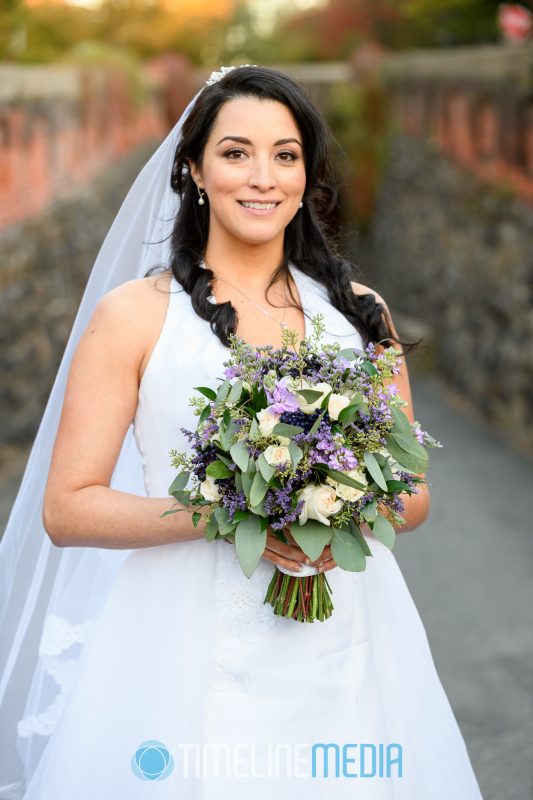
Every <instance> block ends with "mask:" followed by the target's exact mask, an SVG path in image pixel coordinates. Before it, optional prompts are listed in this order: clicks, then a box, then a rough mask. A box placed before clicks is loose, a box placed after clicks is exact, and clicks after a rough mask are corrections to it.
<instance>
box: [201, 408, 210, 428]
mask: <svg viewBox="0 0 533 800" xmlns="http://www.w3.org/2000/svg"><path fill="white" fill-rule="evenodd" d="M210 413H211V406H210V405H207V406H204V407H203V409H202V413H201V414H200V416H199V418H198V425H201V424H202V422H205V421H206V419H207V418H208V416H209V414H210Z"/></svg>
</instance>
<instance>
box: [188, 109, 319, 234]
mask: <svg viewBox="0 0 533 800" xmlns="http://www.w3.org/2000/svg"><path fill="white" fill-rule="evenodd" d="M191 175H192V177H193V179H194V180H195V182H196V184H197V186H199V187H201V188H202V189H204V190H205V192H206V194H207V196H208V198H209V206H207V205H206V206H205V209H206V210H207V208H209V209H210V214H211V215H210V220H209V226H210V227H209V234H210V237H211V236H213V235H215V236H216V237H217V239H218V240H219V239H220V236H221V235H222V238H225V237H230V238H233V239H238V240H240V241H242V242H246V243H249V244H263V243H267V242H272V241H273V240H275V239H278V238H281V241H283V235H284V231H285V228H286V227H287V225H288V223H289V222H290V221H291V219H292V218H293V217H294V215H295V214H297V213H298V210H299V204H300V201H301V199H302V195H303V193H304V190H305V180H306V175H305V164H304V155H303V143H302V136H301V134H300V131H299V130H298V127H297V125H296V122H295V121H294V118H293V116H292V114H291V112H290V111H289V109H288V108H287V107H286V106H285V105H283V104H282V103H279V102H278V101H276V100H260V99H258V98H255V97H243V98H236V99H234V100H229V101H228V102H226V103H224V105H223V106H222V107H221V108H220V110H219V112H218V115H217V118H216V121H215V125H214V127H213V130H212V131H211V134H210V136H209V139H208V140H207V142H206V146H205V150H204V156H203V163H202V168H201V170H198V169H197V168H196V165H194V164H192V163H191ZM251 204H253V205H251ZM257 204H259V207H257Z"/></svg>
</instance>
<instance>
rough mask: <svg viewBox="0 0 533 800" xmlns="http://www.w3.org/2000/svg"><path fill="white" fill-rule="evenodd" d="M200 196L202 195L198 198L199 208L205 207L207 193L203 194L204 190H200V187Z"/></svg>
mask: <svg viewBox="0 0 533 800" xmlns="http://www.w3.org/2000/svg"><path fill="white" fill-rule="evenodd" d="M198 194H199V195H200V197H199V198H198V205H199V206H203V205H205V200H204V194H205V192H202V190H201V189H200V187H198Z"/></svg>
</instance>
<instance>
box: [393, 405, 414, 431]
mask: <svg viewBox="0 0 533 800" xmlns="http://www.w3.org/2000/svg"><path fill="white" fill-rule="evenodd" d="M390 412H391V416H392V420H393V422H394V427H395V429H396V430H397V431H398V433H403V435H404V436H412V434H413V429H412V427H411V423H410V422H409V420H408V418H407V416H406V414H405V413H404V412H403V411H402V410H401V408H397V407H396V406H391V407H390Z"/></svg>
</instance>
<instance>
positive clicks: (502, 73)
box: [363, 48, 533, 453]
mask: <svg viewBox="0 0 533 800" xmlns="http://www.w3.org/2000/svg"><path fill="white" fill-rule="evenodd" d="M485 50H486V49H485V48H480V51H481V52H480V58H479V63H478V62H477V61H476V59H475V57H474V56H475V53H473V52H469V54H468V59H465V61H464V62H463V64H462V69H461V60H460V59H459V60H458V61H456V62H454V63H453V65H451V66H447V65H444V64H443V61H442V54H437V55H435V58H434V61H432V59H431V56H430V55H428V54H426V55H425V56H424V59H421V58H419V61H418V68H417V70H416V71H415V72H413V63H414V59H413V57H412V55H411V56H406V57H405V60H404V62H403V63H402V58H401V57H400V56H397V57H395V59H394V64H393V66H394V69H392V65H391V64H389V65H388V67H387V70H388V74H389V75H390V74H394V79H393V80H391V81H390V84H389V86H390V91H391V94H392V97H393V102H395V103H396V115H395V127H394V131H393V133H392V134H391V136H390V140H389V141H390V147H389V154H388V161H387V168H386V170H385V173H384V175H383V178H382V181H381V184H380V187H379V192H378V199H377V207H376V214H375V218H374V222H373V226H372V231H371V235H370V237H369V241H368V242H367V243H366V244H367V249H365V251H364V252H365V254H366V262H365V266H366V267H367V270H368V272H369V273H371V275H372V277H371V280H372V281H373V283H374V285H376V287H377V288H378V289H379V290H381V291H382V293H383V295H384V297H385V298H386V299H387V301H388V303H389V304H390V306H391V308H392V309H394V310H395V311H396V312H398V314H399V318H400V319H401V315H402V314H403V315H407V316H408V317H409V318H411V319H414V320H416V321H417V322H418V323H422V325H423V326H425V329H426V331H427V337H426V339H427V340H429V343H430V347H426V346H425V345H422V346H421V348H420V350H421V355H422V357H424V356H425V358H426V361H428V360H429V361H431V362H432V364H433V366H434V367H435V368H436V369H438V370H439V372H440V373H441V374H442V375H443V376H444V377H445V378H446V380H447V381H448V383H449V384H450V386H451V387H454V388H455V389H456V390H457V392H458V393H459V395H460V396H462V397H463V398H465V400H466V401H467V404H469V405H470V406H471V407H472V408H473V409H475V410H476V411H477V412H479V413H480V414H482V415H483V417H484V418H485V419H486V420H488V421H489V422H491V423H492V424H493V425H494V426H495V427H496V428H497V429H498V430H499V431H500V432H501V433H502V434H503V435H504V436H505V437H507V438H508V439H510V440H511V441H512V442H513V443H514V445H516V446H517V447H518V448H520V449H522V450H524V451H526V452H529V453H533V419H532V409H533V306H532V302H531V294H532V288H533V214H532V210H533V209H532V206H531V203H530V202H529V198H530V197H531V198H533V194H531V195H530V187H531V181H532V179H533V171H531V169H530V166H529V161H528V160H527V159H526V158H525V154H526V152H529V151H528V150H527V147H526V146H525V143H526V142H527V141H528V136H529V128H528V127H527V126H525V127H524V128H517V127H516V126H517V124H518V123H517V120H519V119H522V120H527V119H528V117H527V116H526V115H525V113H524V114H519V113H518V111H519V110H520V109H522V111H525V109H527V108H528V107H529V105H530V104H531V102H532V94H531V92H532V76H533V71H531V68H529V70H525V69H522V72H521V79H520V80H518V74H517V73H518V65H519V60H517V58H516V56H515V57H514V58H513V56H512V52H510V51H509V50H507V49H504V50H502V52H504V53H506V58H503V59H502V58H501V52H498V58H499V59H500V60H499V61H498V60H497V59H496V60H495V62H492V63H491V65H490V66H491V69H492V73H491V75H490V76H487V75H486V74H485V73H486V71H487V69H488V67H487V65H486V58H485V55H486V53H484V51H485ZM524 60H525V61H527V63H528V64H529V65H531V64H533V57H532V54H531V52H530V53H529V56H528V59H522V62H524ZM498 64H499V71H498V69H497V67H498ZM506 64H507V70H506V69H505V65H506ZM402 66H403V67H404V68H405V69H404V72H402ZM522 66H523V63H522ZM467 67H468V69H467ZM446 69H448V71H449V72H450V73H451V74H450V75H448V74H447V72H446ZM513 71H514V73H515V74H514V78H515V80H514V82H513V83H510V84H509V85H508V86H507V89H508V91H507V97H505V92H504V89H505V87H506V85H507V84H506V81H507V79H508V77H509V74H510V73H511V72H513ZM498 75H499V78H500V79H499V81H498V80H497V79H496V78H497V76H498ZM452 84H453V87H454V91H455V95H454V97H455V101H454V104H453V108H454V109H455V110H456V111H457V113H459V110H460V111H461V113H460V115H459V116H454V115H453V114H452V117H451V118H450V116H448V117H447V118H445V119H447V125H448V127H447V128H445V129H442V128H441V127H439V120H441V117H440V116H439V102H438V98H439V96H440V97H446V96H448V94H447V93H448V92H450V91H451V90H452ZM422 86H423V91H422V89H421V87H422ZM459 96H461V97H462V98H463V101H462V102H461V103H460V102H458V100H457V98H458V97H459ZM481 96H482V97H483V102H484V106H483V108H485V109H486V108H492V109H496V111H497V113H496V117H495V118H494V119H493V122H494V120H496V122H494V124H493V125H492V126H491V130H493V136H492V140H491V141H492V144H491V146H490V147H489V146H488V145H487V144H486V140H484V139H483V138H481V139H480V138H479V137H478V138H476V131H477V132H478V133H479V130H480V127H479V125H477V124H476V115H475V109H476V108H477V109H478V110H479V109H480V108H481V106H480V105H479V104H478V103H477V99H479V98H480V97H481ZM431 97H433V100H432V103H430V98H431ZM415 98H418V102H415ZM421 98H425V99H426V100H425V102H426V104H427V107H428V108H433V109H434V112H433V113H434V116H432V115H431V113H429V112H427V113H423V112H422V111H421V107H424V103H423V102H422V100H421ZM468 108H470V110H471V112H472V113H466V112H467V111H468ZM511 108H514V109H515V113H514V114H510V112H509V109H511ZM406 109H407V110H406ZM409 109H410V110H411V112H412V113H409ZM435 109H436V110H435ZM506 109H507V113H508V116H507V117H506V116H505V110H506ZM482 113H486V112H485V111H482ZM413 115H414V116H413ZM461 120H462V126H461ZM524 124H525V123H524ZM528 124H529V123H528ZM443 130H444V132H443ZM446 130H447V131H448V133H449V132H450V131H452V130H453V136H452V137H451V138H450V137H449V136H447V135H445V131H446ZM439 131H440V133H439ZM511 134H512V135H511ZM484 141H485V145H483V142H484ZM509 141H514V142H515V145H516V146H515V148H514V150H513V149H512V148H510V145H509V146H507V145H506V143H508V142H509ZM520 143H522V144H521V146H520V147H519V146H518V145H519V144H520ZM504 178H505V179H504ZM515 178H516V180H514V179H515ZM363 260H365V257H363ZM404 330H405V327H404Z"/></svg>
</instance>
